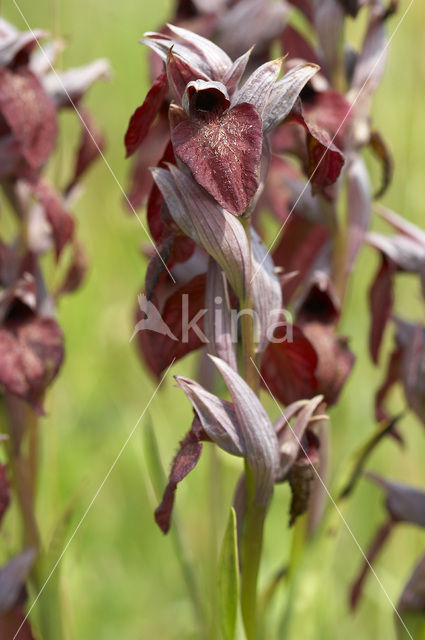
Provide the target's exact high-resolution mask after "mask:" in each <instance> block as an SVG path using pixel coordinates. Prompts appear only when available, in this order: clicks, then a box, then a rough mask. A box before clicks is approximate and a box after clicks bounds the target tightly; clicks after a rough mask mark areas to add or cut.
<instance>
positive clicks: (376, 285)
mask: <svg viewBox="0 0 425 640" xmlns="http://www.w3.org/2000/svg"><path fill="white" fill-rule="evenodd" d="M396 269H397V267H396V265H395V264H394V262H393V261H392V260H388V259H387V258H386V257H385V256H382V259H381V265H380V267H379V269H378V272H377V274H376V276H375V280H374V282H373V284H372V287H371V288H370V291H369V304H370V315H371V325H370V333H369V349H370V354H371V356H372V360H373V362H375V364H376V363H377V362H378V358H379V351H380V347H381V343H382V338H383V335H384V331H385V327H386V326H387V322H388V320H389V318H390V315H391V311H392V308H393V304H394V292H393V277H394V274H395V272H396Z"/></svg>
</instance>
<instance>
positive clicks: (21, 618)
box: [0, 604, 35, 640]
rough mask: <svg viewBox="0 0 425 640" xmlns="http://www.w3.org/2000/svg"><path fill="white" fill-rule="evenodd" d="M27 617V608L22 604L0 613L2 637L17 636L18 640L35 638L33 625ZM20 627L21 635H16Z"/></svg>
mask: <svg viewBox="0 0 425 640" xmlns="http://www.w3.org/2000/svg"><path fill="white" fill-rule="evenodd" d="M25 618H26V616H25V610H24V608H23V606H22V605H20V604H18V605H16V606H15V607H14V608H13V609H11V610H10V611H8V612H7V613H5V614H3V615H1V614H0V638H14V637H16V640H35V636H34V635H33V633H32V630H31V625H30V623H29V621H28V620H26V619H25ZM18 629H21V630H20V632H19V635H17V636H16V632H17V630H18Z"/></svg>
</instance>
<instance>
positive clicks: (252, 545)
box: [241, 463, 267, 640]
mask: <svg viewBox="0 0 425 640" xmlns="http://www.w3.org/2000/svg"><path fill="white" fill-rule="evenodd" d="M245 475H246V478H247V493H248V497H249V498H251V496H250V493H252V491H250V489H249V486H248V485H249V484H251V488H252V471H251V469H250V468H249V466H248V464H247V463H246V464H245ZM249 476H251V480H250V481H248V477H249ZM266 513H267V506H266V505H263V504H259V503H258V502H256V500H255V498H254V499H252V498H251V499H249V501H248V505H247V512H246V520H245V530H244V535H243V541H242V581H241V610H242V620H243V624H244V628H245V634H246V638H247V640H255V639H256V637H257V581H258V572H259V569H260V561H261V551H262V546H263V532H264V520H265V517H266Z"/></svg>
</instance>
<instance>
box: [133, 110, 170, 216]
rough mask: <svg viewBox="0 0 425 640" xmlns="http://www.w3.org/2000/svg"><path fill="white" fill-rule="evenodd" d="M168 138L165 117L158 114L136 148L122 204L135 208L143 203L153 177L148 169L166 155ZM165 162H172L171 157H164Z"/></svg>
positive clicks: (168, 130)
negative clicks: (126, 196) (139, 145)
mask: <svg viewBox="0 0 425 640" xmlns="http://www.w3.org/2000/svg"><path fill="white" fill-rule="evenodd" d="M169 139H170V129H169V125H168V122H167V119H166V118H165V117H162V114H161V115H160V117H159V119H158V122H156V123H155V124H154V125H153V126H152V127H151V128H150V130H149V133H148V134H147V135H146V138H145V139H144V144H143V145H142V146H141V147H139V148H138V150H137V153H136V156H135V158H134V164H133V166H132V168H131V174H130V184H129V187H128V190H127V193H128V200H129V202H128V201H127V200H126V199H125V201H124V204H125V205H126V206H127V207H128V208H129V209H130V210H131V207H133V208H134V209H137V208H138V207H140V206H141V205H142V204H144V203H145V201H146V199H147V197H148V196H149V193H150V190H151V188H152V184H153V179H152V174H151V172H150V171H149V168H150V167H155V166H156V165H158V163H159V161H160V160H161V159H164V158H165V156H167V151H165V153H164V149H169V148H171V150H172V145H171V142H170V144H169V146H167V143H168V141H169ZM173 158H174V154H173ZM166 161H167V162H173V159H172V158H171V157H168V156H167V157H166Z"/></svg>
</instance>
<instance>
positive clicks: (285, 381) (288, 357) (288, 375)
mask: <svg viewBox="0 0 425 640" xmlns="http://www.w3.org/2000/svg"><path fill="white" fill-rule="evenodd" d="M291 332H292V336H291ZM284 338H285V339H284ZM274 339H275V340H281V341H280V342H270V343H269V345H268V347H267V349H266V350H265V352H264V356H263V360H262V363H261V374H262V376H263V378H264V380H265V382H266V383H267V386H268V387H269V389H270V391H271V392H272V393H273V395H274V396H275V397H276V398H277V399H278V400H279V401H280V402H282V403H283V404H290V403H291V402H295V401H296V400H300V399H301V398H311V397H312V396H313V395H315V393H316V389H317V379H316V376H315V370H316V366H317V354H316V351H315V350H314V348H313V347H312V345H311V343H310V342H309V340H308V339H307V338H306V337H305V335H304V333H303V332H302V330H301V329H300V328H299V327H297V326H295V325H294V326H292V327H278V328H276V329H275V332H274Z"/></svg>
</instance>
